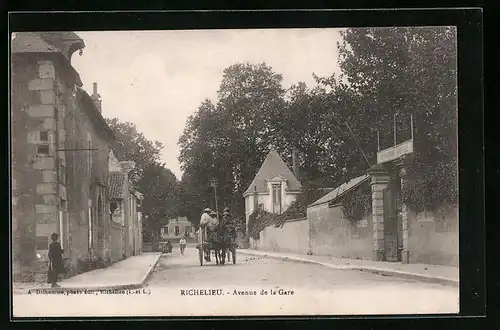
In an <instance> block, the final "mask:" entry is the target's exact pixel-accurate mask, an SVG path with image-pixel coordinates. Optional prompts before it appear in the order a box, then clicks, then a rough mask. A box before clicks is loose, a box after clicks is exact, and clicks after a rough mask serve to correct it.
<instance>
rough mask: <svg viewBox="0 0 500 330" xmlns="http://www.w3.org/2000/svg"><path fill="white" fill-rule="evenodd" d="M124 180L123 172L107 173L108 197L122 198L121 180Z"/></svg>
mask: <svg viewBox="0 0 500 330" xmlns="http://www.w3.org/2000/svg"><path fill="white" fill-rule="evenodd" d="M124 181H125V174H123V173H109V175H108V185H109V198H111V199H122V198H123V182H124Z"/></svg>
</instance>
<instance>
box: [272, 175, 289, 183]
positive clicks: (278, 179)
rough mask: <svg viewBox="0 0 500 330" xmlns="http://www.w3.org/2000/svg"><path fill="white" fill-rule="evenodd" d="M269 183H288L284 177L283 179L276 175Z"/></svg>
mask: <svg viewBox="0 0 500 330" xmlns="http://www.w3.org/2000/svg"><path fill="white" fill-rule="evenodd" d="M267 181H272V182H279V181H286V179H285V178H284V177H282V176H281V175H276V176H275V177H273V178H271V179H269V180H267Z"/></svg>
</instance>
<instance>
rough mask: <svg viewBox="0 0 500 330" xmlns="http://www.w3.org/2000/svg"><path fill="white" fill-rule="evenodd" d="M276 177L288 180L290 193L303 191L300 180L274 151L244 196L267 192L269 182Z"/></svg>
mask: <svg viewBox="0 0 500 330" xmlns="http://www.w3.org/2000/svg"><path fill="white" fill-rule="evenodd" d="M276 177H279V178H281V180H286V181H287V185H288V190H290V191H300V190H301V189H302V185H301V184H300V182H299V180H297V178H296V177H295V175H294V174H293V172H292V171H291V170H290V169H289V168H288V166H287V165H286V164H285V162H284V161H283V159H281V157H280V155H278V153H277V152H276V150H274V149H272V150H271V151H270V152H269V153H268V154H267V156H266V159H265V160H264V162H263V163H262V166H261V167H260V169H259V171H258V172H257V174H256V175H255V177H254V179H253V181H252V183H251V184H250V186H249V187H248V189H247V190H246V191H245V193H244V194H243V195H246V194H248V193H253V192H257V193H263V192H267V182H268V181H270V180H271V179H274V178H276Z"/></svg>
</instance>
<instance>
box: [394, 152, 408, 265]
mask: <svg viewBox="0 0 500 330" xmlns="http://www.w3.org/2000/svg"><path fill="white" fill-rule="evenodd" d="M395 165H396V166H397V168H398V171H399V177H400V180H401V191H403V187H404V184H405V177H406V159H405V158H400V159H399V160H398V161H397V162H396V163H395ZM401 227H402V230H403V251H402V252H401V262H402V263H404V264H408V263H410V250H409V247H408V246H409V245H408V242H409V237H410V235H409V230H408V208H407V207H406V204H405V203H404V202H403V200H402V198H401Z"/></svg>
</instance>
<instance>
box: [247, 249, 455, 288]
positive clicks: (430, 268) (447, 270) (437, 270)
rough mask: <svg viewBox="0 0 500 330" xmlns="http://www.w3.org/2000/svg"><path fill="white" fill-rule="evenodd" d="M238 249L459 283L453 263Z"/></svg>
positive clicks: (331, 265)
mask: <svg viewBox="0 0 500 330" xmlns="http://www.w3.org/2000/svg"><path fill="white" fill-rule="evenodd" d="M238 252H239V253H242V254H246V255H253V256H260V257H267V258H273V259H281V260H290V261H295V262H302V263H312V264H317V265H322V266H325V267H329V268H334V269H345V270H359V271H369V272H373V273H378V274H381V275H388V276H395V277H402V278H408V279H414V280H418V281H424V282H431V283H439V284H445V285H452V286H458V284H459V270H458V267H452V266H440V265H427V264H402V263H400V262H385V261H371V260H361V259H347V258H337V257H330V256H316V255H312V256H310V255H303V254H295V253H281V252H268V251H259V250H250V249H238Z"/></svg>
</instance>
